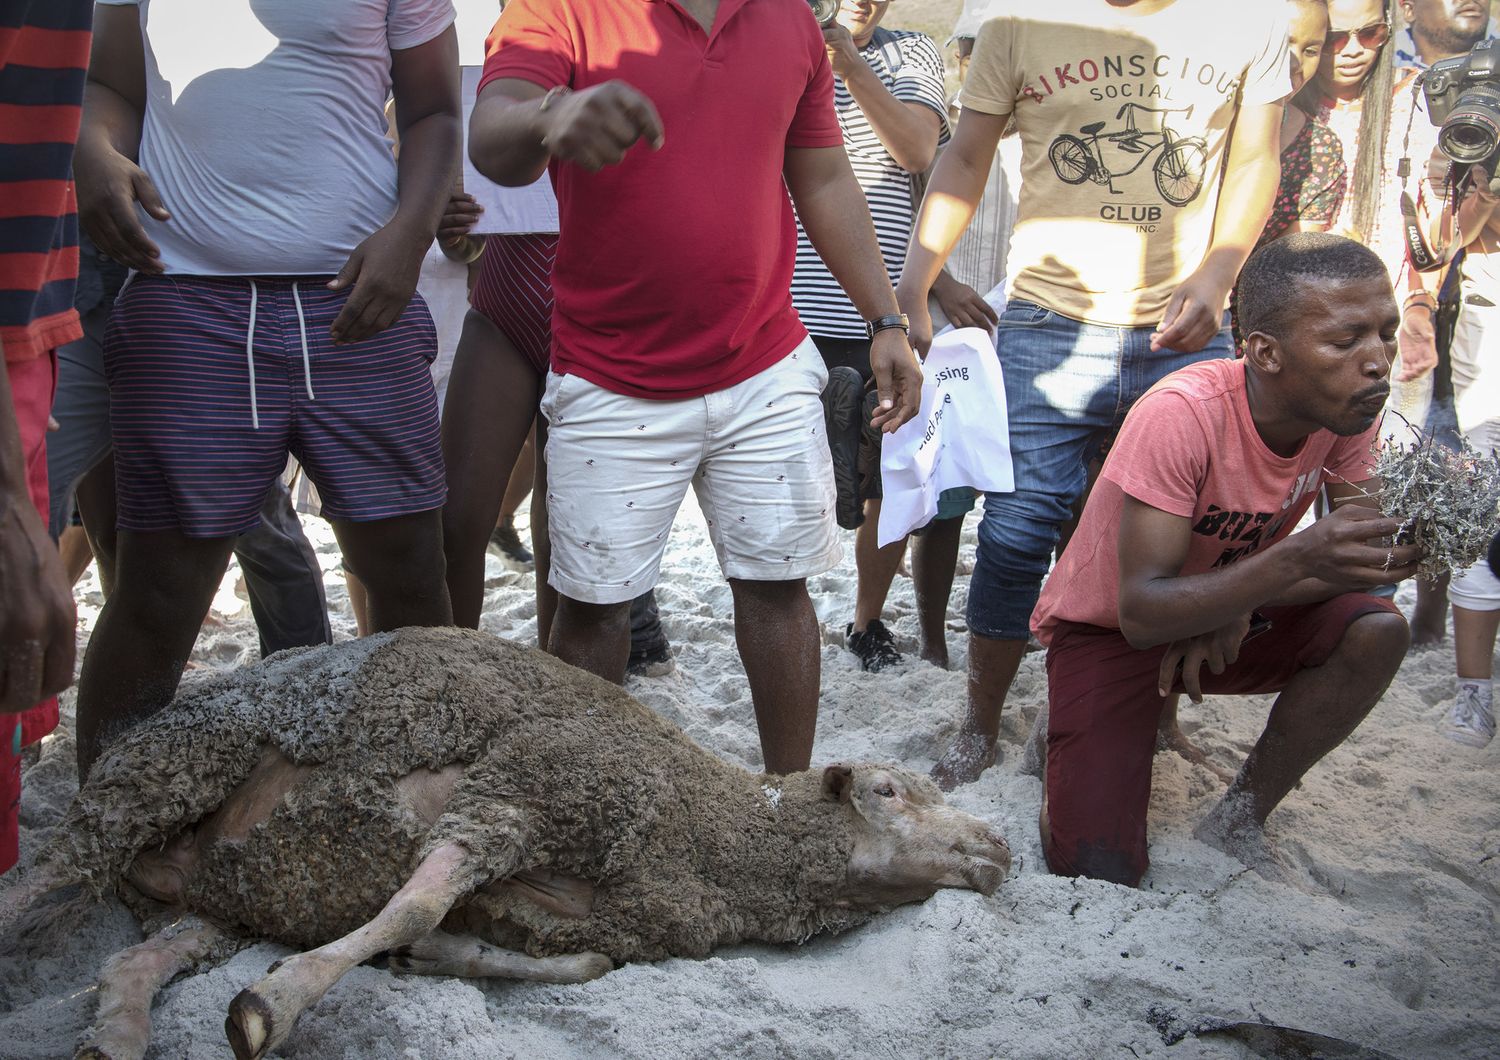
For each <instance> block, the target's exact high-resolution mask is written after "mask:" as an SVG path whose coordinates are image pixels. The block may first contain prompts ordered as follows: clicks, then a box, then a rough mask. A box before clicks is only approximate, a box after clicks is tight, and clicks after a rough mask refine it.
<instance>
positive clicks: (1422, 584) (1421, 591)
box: [1411, 573, 1449, 648]
mask: <svg viewBox="0 0 1500 1060" xmlns="http://www.w3.org/2000/svg"><path fill="white" fill-rule="evenodd" d="M1448 580H1449V576H1448V575H1447V574H1446V573H1444V574H1440V575H1438V576H1437V577H1436V578H1430V579H1429V578H1418V579H1417V603H1416V606H1415V607H1413V608H1412V611H1411V646H1412V647H1413V648H1419V647H1422V646H1423V645H1427V644H1441V643H1442V642H1443V641H1444V640H1445V639H1446V638H1447V636H1448Z"/></svg>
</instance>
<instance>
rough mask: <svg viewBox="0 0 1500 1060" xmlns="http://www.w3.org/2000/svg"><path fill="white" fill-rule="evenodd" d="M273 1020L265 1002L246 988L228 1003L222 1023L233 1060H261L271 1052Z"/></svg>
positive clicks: (273, 1030)
mask: <svg viewBox="0 0 1500 1060" xmlns="http://www.w3.org/2000/svg"><path fill="white" fill-rule="evenodd" d="M275 1019H276V1017H275V1015H274V1014H273V1013H272V1012H271V1006H270V1005H269V1004H268V1003H267V1002H266V999H265V998H263V997H261V996H260V995H259V994H257V993H256V992H255V991H254V990H253V989H250V988H248V987H247V988H246V989H244V990H241V991H240V992H239V993H238V994H236V995H235V997H234V1000H233V1001H231V1002H230V1003H229V1018H228V1019H226V1020H225V1021H224V1033H225V1034H226V1035H228V1036H229V1047H230V1048H231V1049H233V1050H234V1060H260V1058H261V1057H263V1056H265V1055H266V1053H268V1052H270V1051H271V1047H272V1045H273V1044H275V1043H273V1041H272V1036H273V1034H274V1033H275V1029H276V1023H275Z"/></svg>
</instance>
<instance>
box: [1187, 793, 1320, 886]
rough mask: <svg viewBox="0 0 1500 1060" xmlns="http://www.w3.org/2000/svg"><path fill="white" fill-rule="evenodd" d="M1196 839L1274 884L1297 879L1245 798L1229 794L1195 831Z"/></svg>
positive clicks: (1200, 822) (1199, 823)
mask: <svg viewBox="0 0 1500 1060" xmlns="http://www.w3.org/2000/svg"><path fill="white" fill-rule="evenodd" d="M1193 837H1194V838H1195V839H1197V840H1198V841H1199V842H1201V843H1207V844H1208V845H1209V846H1211V847H1213V848H1214V849H1215V850H1221V851H1223V852H1224V853H1225V854H1228V855H1229V856H1230V857H1232V858H1234V859H1235V860H1236V861H1238V862H1240V863H1241V864H1242V865H1244V866H1245V867H1246V868H1248V869H1251V870H1253V871H1254V872H1256V873H1258V874H1259V875H1261V876H1263V877H1265V878H1266V879H1268V880H1270V881H1272V882H1273V883H1291V882H1293V880H1294V878H1295V876H1294V874H1293V872H1292V870H1291V868H1290V867H1289V866H1288V865H1287V864H1286V862H1284V861H1282V860H1281V856H1280V855H1279V854H1278V853H1277V852H1276V849H1275V848H1274V847H1273V846H1271V842H1270V840H1269V839H1267V838H1266V832H1265V828H1264V827H1263V826H1262V825H1261V824H1260V823H1259V822H1257V821H1256V820H1255V819H1254V817H1253V816H1252V815H1251V814H1250V811H1249V806H1248V800H1247V799H1246V798H1245V796H1244V795H1240V794H1237V793H1236V792H1233V791H1231V792H1229V793H1228V794H1226V795H1225V796H1224V797H1223V798H1222V799H1220V800H1219V804H1218V805H1217V806H1215V807H1214V808H1213V809H1212V810H1211V811H1209V814H1208V816H1207V817H1205V818H1203V820H1201V821H1199V822H1198V827H1197V828H1194V829H1193Z"/></svg>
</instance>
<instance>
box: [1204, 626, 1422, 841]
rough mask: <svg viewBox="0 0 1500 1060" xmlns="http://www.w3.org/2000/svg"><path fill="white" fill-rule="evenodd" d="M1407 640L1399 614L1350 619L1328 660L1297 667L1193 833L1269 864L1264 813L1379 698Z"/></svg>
mask: <svg viewBox="0 0 1500 1060" xmlns="http://www.w3.org/2000/svg"><path fill="white" fill-rule="evenodd" d="M1409 641H1410V633H1409V631H1408V629H1407V626H1406V620H1405V619H1403V618H1402V617H1401V616H1400V615H1393V614H1390V613H1388V612H1377V613H1373V614H1367V615H1362V616H1360V617H1359V618H1357V619H1355V620H1354V622H1352V623H1350V625H1349V628H1348V629H1347V630H1345V631H1344V637H1343V639H1342V640H1341V641H1339V646H1338V647H1337V648H1336V649H1334V652H1333V654H1332V655H1331V656H1330V657H1329V659H1328V661H1327V662H1326V663H1324V664H1323V665H1322V666H1316V667H1312V668H1310V669H1307V670H1302V671H1301V672H1299V673H1298V674H1297V675H1296V676H1295V677H1293V678H1292V679H1291V680H1290V681H1288V682H1287V684H1286V687H1285V688H1283V689H1282V690H1281V694H1280V695H1279V696H1277V697H1276V702H1275V704H1274V705H1273V706H1272V707H1271V716H1270V718H1269V719H1268V720H1267V722H1266V728H1265V731H1264V732H1263V733H1261V736H1260V739H1259V740H1257V741H1256V743H1255V747H1254V748H1253V749H1252V750H1251V751H1250V755H1249V757H1247V758H1246V759H1245V764H1244V765H1243V766H1241V767H1240V772H1239V776H1237V777H1235V779H1234V782H1233V783H1232V784H1230V786H1229V790H1228V791H1227V792H1225V794H1224V797H1223V799H1221V800H1220V801H1219V804H1218V805H1217V806H1215V807H1214V808H1213V810H1212V811H1211V812H1210V813H1209V814H1208V816H1207V817H1205V818H1204V819H1203V821H1202V822H1201V823H1200V824H1199V825H1198V827H1197V829H1195V831H1194V835H1196V836H1197V837H1198V838H1199V839H1201V840H1202V841H1203V842H1205V843H1208V844H1209V845H1210V846H1214V847H1218V848H1219V849H1220V850H1223V851H1224V852H1225V853H1227V854H1230V855H1231V856H1233V857H1237V858H1239V859H1240V860H1241V861H1244V862H1245V864H1247V865H1250V866H1251V867H1252V868H1258V869H1262V870H1264V869H1268V868H1271V867H1273V866H1270V865H1268V864H1267V858H1268V856H1269V854H1268V851H1267V849H1266V845H1265V835H1264V831H1263V829H1264V826H1265V823H1266V818H1267V817H1269V816H1270V814H1271V811H1272V810H1274V809H1275V808H1276V806H1277V805H1278V804H1279V803H1280V802H1281V800H1282V799H1284V798H1285V797H1286V795H1287V793H1288V792H1289V791H1291V790H1292V788H1294V787H1295V786H1296V785H1297V783H1298V781H1300V780H1301V779H1302V777H1303V776H1304V775H1305V774H1306V773H1307V771H1308V770H1309V769H1311V768H1312V767H1313V765H1314V764H1315V763H1317V761H1318V760H1319V759H1321V758H1322V757H1323V756H1324V755H1326V754H1327V753H1328V752H1329V751H1331V750H1333V749H1334V748H1335V747H1337V746H1338V745H1339V744H1341V743H1343V742H1344V740H1345V739H1346V738H1347V737H1348V736H1349V734H1350V733H1351V732H1353V731H1354V730H1355V728H1356V727H1357V726H1358V725H1359V723H1360V722H1361V721H1363V720H1364V719H1365V716H1366V715H1368V714H1369V713H1370V711H1371V710H1373V709H1374V707H1375V704H1376V703H1378V702H1380V697H1381V696H1382V695H1384V694H1385V690H1386V688H1387V687H1388V686H1389V685H1390V683H1391V679H1392V678H1393V677H1395V676H1396V670H1397V668H1398V667H1399V666H1400V664H1401V659H1402V657H1403V656H1404V655H1405V654H1406V648H1407V644H1408V643H1409Z"/></svg>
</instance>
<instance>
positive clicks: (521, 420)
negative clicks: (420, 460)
mask: <svg viewBox="0 0 1500 1060" xmlns="http://www.w3.org/2000/svg"><path fill="white" fill-rule="evenodd" d="M540 397H541V378H540V376H539V375H538V374H537V370H536V368H535V367H533V366H532V364H531V362H530V361H528V360H527V359H526V357H525V356H524V355H523V354H522V353H521V352H520V351H519V350H517V349H516V348H515V344H514V343H512V342H511V341H510V340H509V339H508V338H506V336H505V334H504V333H503V332H502V331H501V330H500V329H499V328H497V327H495V325H494V324H493V323H491V322H490V321H489V320H488V319H487V318H486V317H484V316H483V315H481V314H480V313H477V312H474V311H472V310H471V311H470V312H469V314H468V315H467V316H466V317H464V330H463V334H462V336H461V337H460V338H459V341H458V350H457V352H456V353H455V354H454V358H453V375H452V377H451V378H450V379H449V382H448V396H447V397H446V399H445V400H444V402H443V461H444V464H445V466H446V468H447V476H448V501H447V504H445V505H444V507H443V514H442V521H443V551H444V554H445V556H446V562H447V581H448V592H449V595H450V597H451V599H452V602H453V618H454V621H455V622H456V623H457V624H458V625H460V626H467V627H468V628H470V629H476V628H478V626H479V613H480V610H481V609H482V608H483V605H484V554H485V548H486V547H487V546H488V544H489V540H490V532H491V531H492V530H494V528H495V525H496V521H497V519H498V518H499V516H500V509H501V505H502V502H503V497H504V493H505V485H506V476H508V475H510V476H512V477H513V475H512V469H513V468H514V467H515V464H516V458H517V455H518V454H519V453H520V452H521V450H522V448H523V446H524V445H525V442H526V438H527V434H528V432H529V431H530V430H531V424H532V422H533V421H534V420H536V419H537V414H536V407H537V402H538V401H539V400H540ZM533 537H535V528H534V527H533Z"/></svg>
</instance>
